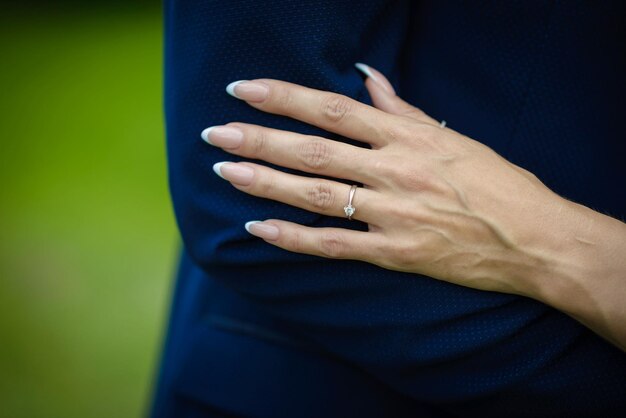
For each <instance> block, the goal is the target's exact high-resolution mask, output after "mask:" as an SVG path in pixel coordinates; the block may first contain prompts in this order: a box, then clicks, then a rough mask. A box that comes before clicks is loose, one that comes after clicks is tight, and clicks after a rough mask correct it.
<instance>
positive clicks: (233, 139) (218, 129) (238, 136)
mask: <svg viewBox="0 0 626 418" xmlns="http://www.w3.org/2000/svg"><path fill="white" fill-rule="evenodd" d="M209 133H210V135H209ZM200 136H201V137H202V139H204V140H205V141H206V142H208V143H209V144H211V145H215V146H216V147H222V148H237V147H238V146H240V145H241V144H242V142H243V132H242V131H241V129H239V128H235V127H234V126H211V127H209V128H206V129H205V130H204V131H202V134H200Z"/></svg>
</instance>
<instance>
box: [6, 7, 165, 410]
mask: <svg viewBox="0 0 626 418" xmlns="http://www.w3.org/2000/svg"><path fill="white" fill-rule="evenodd" d="M5 12H6V10H5ZM161 26H162V22H161V10H160V9H159V5H158V4H157V5H156V7H141V8H139V9H136V10H135V9H132V8H127V9H125V10H122V11H120V10H101V9H97V8H94V9H90V10H82V11H75V10H73V11H69V12H68V11H64V12H61V11H46V10H41V9H36V10H35V9H33V10H31V9H29V10H21V11H19V12H12V13H2V14H1V15H0V51H1V57H2V59H1V66H0V80H1V81H0V88H1V89H0V234H1V236H2V238H1V239H0V417H11V418H20V417H28V418H34V417H63V418H71V417H81V418H84V417H90V418H95V417H107V418H111V417H137V416H142V415H143V414H144V412H145V408H146V403H147V401H148V398H149V394H150V390H151V385H152V377H153V373H154V368H155V365H156V360H157V356H158V354H159V351H160V343H161V338H162V324H163V320H164V318H165V313H166V311H165V310H166V307H167V301H168V298H169V292H168V291H169V283H170V280H171V277H172V271H173V266H174V261H175V255H176V247H175V246H176V232H175V227H174V221H173V215H172V213H171V208H170V204H169V200H168V194H167V182H166V171H165V147H164V133H163V120H162V119H163V118H162V98H161V82H162V75H161V68H162V63H161V59H162V55H161V54H162V42H161V36H162V27H161Z"/></svg>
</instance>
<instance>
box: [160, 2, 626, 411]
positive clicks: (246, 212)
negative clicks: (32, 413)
mask: <svg viewBox="0 0 626 418" xmlns="http://www.w3.org/2000/svg"><path fill="white" fill-rule="evenodd" d="M165 15H166V16H165V17H166V28H165V29H166V33H165V47H166V49H165V51H166V56H165V75H166V78H165V108H166V124H167V146H168V159H169V176H170V177H169V178H170V188H171V195H172V199H173V204H174V209H175V213H176V219H177V222H178V226H179V229H180V232H181V235H182V239H183V243H184V250H183V254H182V260H181V267H180V271H179V274H178V278H177V280H178V283H177V289H176V294H175V298H174V303H173V307H172V314H171V315H172V316H171V320H170V329H169V334H168V339H167V345H166V349H165V352H164V357H163V364H162V370H161V376H160V381H159V386H158V390H157V392H156V395H155V402H154V407H153V414H154V416H155V417H156V416H163V417H164V416H187V415H184V413H183V412H182V411H183V409H181V408H198V409H197V410H196V409H194V411H195V412H193V413H197V414H199V415H197V416H203V415H201V414H208V415H207V416H220V415H219V414H221V413H223V414H235V415H236V414H241V415H246V416H335V415H333V414H336V416H346V414H349V413H350V412H352V413H356V412H355V411H360V412H359V413H358V415H359V416H384V415H385V414H389V415H392V416H402V414H403V413H405V414H407V416H410V415H415V414H417V413H418V412H416V411H420V412H419V413H421V414H426V415H427V414H432V415H434V416H439V415H442V416H446V414H452V415H453V414H461V415H463V416H473V415H476V416H501V415H502V414H508V415H510V416H529V415H533V416H554V415H561V416H563V415H567V416H590V415H592V414H600V413H602V414H603V416H611V414H614V415H615V416H618V415H619V416H621V414H623V413H624V411H626V354H624V353H623V352H621V351H619V350H618V349H617V348H615V347H613V346H611V345H610V344H609V343H607V342H605V341H604V340H603V339H601V338H600V337H598V336H597V335H595V334H594V333H593V332H591V331H590V330H588V329H587V328H585V327H584V326H582V325H581V324H579V323H578V322H576V321H575V320H573V319H571V318H570V317H568V316H566V315H564V314H562V313H561V312H559V311H556V310H555V309H553V308H551V307H548V306H546V305H544V304H541V303H539V302H537V301H534V300H531V299H528V298H524V297H520V296H516V295H509V294H502V293H496V292H484V291H479V290H474V289H470V288H466V287H462V286H458V285H454V284H450V283H446V282H442V281H439V280H435V279H432V278H429V277H425V276H420V275H417V274H410V273H403V272H396V271H389V270H385V269H382V268H381V267H378V266H375V265H371V264H367V263H364V262H360V261H355V260H332V259H325V258H320V257H315V256H311V255H305V254H297V253H293V252H289V251H286V250H283V249H281V248H278V247H275V246H272V245H270V244H267V243H266V242H264V241H263V240H261V239H259V238H256V237H253V236H251V235H249V234H248V233H247V232H246V231H245V230H244V227H243V225H244V223H245V222H246V221H249V220H254V219H260V220H262V219H266V218H278V219H284V220H289V221H293V222H297V223H300V224H303V225H308V226H315V227H322V226H336V227H342V228H352V229H359V230H363V231H366V230H367V225H366V224H364V223H362V222H359V221H348V220H347V219H344V218H335V217H329V216H324V215H320V214H316V213H313V212H308V211H305V210H303V209H299V208H296V207H291V206H288V205H286V204H282V203H279V202H275V201H271V200H268V199H262V198H258V197H255V196H251V195H248V194H246V193H243V192H240V191H238V190H236V189H235V188H233V187H232V186H231V185H230V184H229V183H228V182H225V181H224V180H222V179H221V178H219V177H217V176H216V175H215V174H214V173H213V171H212V165H213V164H214V163H215V162H218V161H224V160H227V161H242V160H245V159H244V158H242V157H238V156H235V155H232V154H228V153H226V152H224V151H222V150H221V149H219V148H216V147H211V146H208V145H207V144H206V143H204V142H203V141H202V140H201V139H200V136H199V135H200V132H201V131H202V130H203V129H204V128H206V127H208V126H212V125H219V124H225V123H228V122H231V121H240V122H247V123H254V124H258V125H262V126H268V127H273V128H278V129H283V130H288V131H294V132H299V133H303V134H312V135H320V136H325V137H327V138H330V139H333V140H337V141H343V142H346V143H350V144H353V145H356V146H366V145H365V144H364V143H360V142H358V141H355V140H352V139H349V138H345V137H342V136H340V135H337V134H332V133H328V132H325V131H323V130H321V129H320V128H317V127H314V126H311V125H307V124H304V123H302V122H300V121H296V120H294V119H289V118H287V117H284V116H279V115H273V114H269V113H265V112H261V111H259V110H257V109H254V108H252V107H251V106H249V105H247V104H246V103H245V102H242V101H239V100H237V99H235V98H233V97H231V96H229V95H228V94H227V93H226V92H225V86H226V85H227V84H228V83H230V82H231V81H235V80H239V79H253V78H261V77H267V78H275V79H280V80H285V81H290V82H293V83H297V84H301V85H304V86H308V87H312V88H316V89H321V90H326V91H333V92H337V93H340V94H343V95H346V96H349V97H352V98H354V99H357V100H359V101H362V102H364V103H367V104H371V100H370V99H369V96H368V93H367V91H366V89H365V87H364V84H363V81H362V79H361V76H360V75H359V73H358V72H357V70H356V69H355V68H354V63H355V62H364V63H366V64H369V65H371V66H373V67H375V68H376V69H378V70H379V71H381V72H383V73H384V74H385V75H386V76H387V77H388V78H389V80H390V81H391V83H392V84H393V86H394V88H395V90H396V91H397V93H398V95H399V96H401V97H402V98H404V99H405V100H407V101H409V102H410V103H412V104H414V105H416V106H418V107H420V108H422V109H423V110H424V111H425V112H426V113H428V114H430V115H431V116H433V117H434V118H437V119H439V120H441V119H445V120H446V121H447V123H448V124H449V126H450V127H452V128H453V129H455V130H457V131H459V132H461V133H463V134H466V135H468V136H470V137H472V138H474V139H476V140H478V141H481V142H483V143H485V144H487V145H488V146H490V147H492V148H493V149H494V150H495V151H496V152H498V153H500V154H501V155H502V156H503V157H505V158H506V159H508V160H509V161H511V162H513V163H515V164H517V165H519V166H521V167H524V168H526V169H528V170H530V171H531V172H533V173H534V174H536V175H537V176H538V177H539V179H540V180H542V181H543V182H544V183H545V184H546V185H547V186H548V187H550V188H551V189H552V190H554V191H555V192H557V193H558V194H560V195H562V196H564V197H566V198H568V199H571V200H573V201H576V202H579V203H582V204H584V205H587V206H589V207H591V208H593V209H595V210H598V211H600V212H603V213H606V214H609V215H612V216H615V217H618V218H620V219H623V218H624V215H625V214H626V194H625V193H624V190H623V185H621V183H622V182H623V180H624V179H625V177H626V176H625V174H626V168H625V165H624V161H623V157H624V153H623V151H624V130H623V129H624V128H623V122H624V115H626V102H625V97H626V83H625V81H624V76H625V74H626V63H625V60H626V51H625V49H626V48H625V46H624V43H623V39H626V37H625V36H624V35H625V32H626V29H625V22H626V19H625V16H626V12H625V9H624V5H623V4H622V2H620V1H615V2H610V1H607V2H559V1H555V2H538V1H533V2H526V1H508V2H497V1H486V2H479V3H477V2H469V1H467V2H466V1H455V2H451V1H423V2H412V1H408V0H398V1H391V0H369V1H363V2H360V1H359V2H357V1H341V0H305V1H287V0H280V1H268V2H262V1H252V0H250V1H197V0H194V1H192V0H169V1H166V3H165ZM257 162H260V163H262V164H266V165H268V166H271V167H273V168H277V169H280V170H283V171H285V172H290V173H295V174H299V175H305V176H313V175H312V174H308V173H304V172H298V171H297V170H292V169H287V168H284V167H280V166H276V165H272V164H270V163H266V162H263V161H257ZM503 187H505V185H503ZM548 279H549V278H546V280H548ZM246 347H247V348H246ZM286 371H288V372H286ZM322 388H323V389H322ZM183 399H186V400H187V406H183V404H185V402H183ZM190 400H191V401H190ZM189 402H191V403H195V406H194V407H192V406H189ZM199 405H201V406H199ZM298 408H300V409H298ZM420 408H424V409H420ZM189 411H190V410H189ZM208 411H212V412H211V413H213V414H215V415H210V414H209V412H208ZM189 414H190V415H189V416H192V413H191V412H189ZM368 414H369V415H368ZM193 416H196V415H193Z"/></svg>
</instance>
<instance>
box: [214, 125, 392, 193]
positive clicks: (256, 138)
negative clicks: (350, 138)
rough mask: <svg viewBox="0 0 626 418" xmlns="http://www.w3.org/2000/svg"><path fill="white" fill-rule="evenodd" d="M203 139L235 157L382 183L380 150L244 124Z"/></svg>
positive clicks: (216, 131)
mask: <svg viewBox="0 0 626 418" xmlns="http://www.w3.org/2000/svg"><path fill="white" fill-rule="evenodd" d="M214 128H215V129H214ZM233 128H234V129H235V130H234V131H233V130H232V129H233ZM237 130H238V131H237ZM202 137H203V138H204V140H205V141H207V142H208V143H209V144H211V145H215V146H218V147H221V148H222V149H223V150H224V151H226V152H229V153H231V154H235V155H240V156H243V157H248V158H254V159H259V160H264V161H267V162H270V163H273V164H277V165H280V166H282V167H288V168H293V169H296V170H300V171H306V172H309V173H313V174H320V175H324V176H329V177H335V178H342V179H350V180H354V181H357V182H359V183H364V184H368V185H372V186H376V185H377V184H378V183H380V181H379V177H377V176H376V174H375V171H376V169H375V156H376V153H377V152H378V151H374V150H371V149H369V148H360V147H356V146H354V145H350V144H346V143H343V142H338V141H332V140H330V139H326V138H323V137H319V136H310V135H303V134H300V133H296V132H290V131H283V130H279V129H273V128H266V127H264V126H258V125H252V124H248V123H241V122H230V123H228V124H226V125H223V126H213V127H210V128H207V129H206V130H205V131H204V132H203V133H202Z"/></svg>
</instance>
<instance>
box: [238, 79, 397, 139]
mask: <svg viewBox="0 0 626 418" xmlns="http://www.w3.org/2000/svg"><path fill="white" fill-rule="evenodd" d="M227 91H229V93H231V92H232V94H233V95H234V96H235V97H237V98H240V99H242V100H246V101H247V103H248V104H250V105H251V106H253V107H255V108H257V109H259V110H262V111H264V112H270V113H275V114H279V115H284V116H289V117H291V118H294V119H298V120H301V121H303V122H306V123H308V124H311V125H315V126H318V127H320V128H322V129H325V130H327V131H329V132H335V133H338V134H340V135H343V136H345V137H348V138H352V139H356V140H358V141H363V142H366V143H369V144H371V145H372V146H373V147H375V148H381V147H383V146H385V145H387V144H388V143H389V142H390V141H392V140H393V135H390V134H389V132H390V129H391V131H392V132H393V130H394V128H395V127H398V126H400V125H406V120H405V119H404V118H400V117H396V116H395V115H390V114H389V113H386V112H383V111H382V110H379V109H376V108H375V107H372V106H368V105H366V104H364V103H361V102H359V101H357V100H354V99H352V98H350V97H347V96H344V95H341V94H338V93H333V92H327V91H322V90H316V89H312V88H309V87H304V86H300V85H298V84H294V83H289V82H287V81H281V80H274V79H268V78H260V79H256V80H239V81H237V82H233V83H231V84H229V85H228V87H227ZM263 91H264V92H263Z"/></svg>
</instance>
